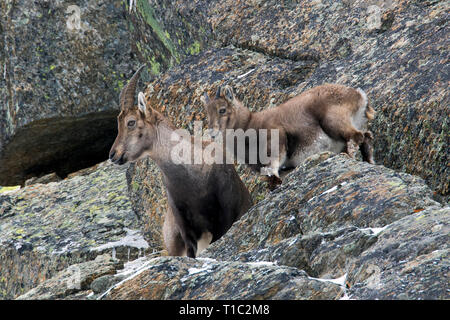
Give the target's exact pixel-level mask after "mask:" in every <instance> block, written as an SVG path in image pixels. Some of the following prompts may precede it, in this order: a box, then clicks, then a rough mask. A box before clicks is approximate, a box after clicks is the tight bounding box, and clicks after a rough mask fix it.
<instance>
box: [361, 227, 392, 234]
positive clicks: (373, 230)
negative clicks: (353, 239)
mask: <svg viewBox="0 0 450 320" xmlns="http://www.w3.org/2000/svg"><path fill="white" fill-rule="evenodd" d="M386 228H387V226H384V227H382V228H363V229H361V228H360V229H359V230H361V231H363V232H367V231H369V232H371V233H372V234H373V235H374V236H376V235H378V234H380V233H381V232H383V231H384V230H385V229H386Z"/></svg>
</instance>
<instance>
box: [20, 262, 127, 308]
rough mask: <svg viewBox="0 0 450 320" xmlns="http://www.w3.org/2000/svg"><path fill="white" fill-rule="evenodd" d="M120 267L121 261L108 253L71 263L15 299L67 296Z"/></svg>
mask: <svg viewBox="0 0 450 320" xmlns="http://www.w3.org/2000/svg"><path fill="white" fill-rule="evenodd" d="M121 267H123V263H120V261H119V260H115V259H111V257H110V256H109V255H108V254H104V255H100V256H97V257H96V258H95V260H93V261H87V262H83V263H79V264H74V265H71V266H70V267H69V268H67V269H64V270H63V271H61V272H59V273H58V274H57V275H55V276H54V277H53V278H51V279H50V280H47V281H45V282H43V283H41V284H39V285H38V286H37V287H35V288H33V289H31V290H30V291H28V292H27V293H26V294H24V295H21V296H19V297H18V298H17V300H33V299H41V300H48V299H52V300H54V299H61V298H67V297H68V296H70V295H71V294H74V293H76V292H79V291H86V290H88V289H90V285H91V283H92V282H93V281H94V280H96V279H100V278H101V277H106V276H107V275H110V274H114V273H115V272H116V270H117V269H121Z"/></svg>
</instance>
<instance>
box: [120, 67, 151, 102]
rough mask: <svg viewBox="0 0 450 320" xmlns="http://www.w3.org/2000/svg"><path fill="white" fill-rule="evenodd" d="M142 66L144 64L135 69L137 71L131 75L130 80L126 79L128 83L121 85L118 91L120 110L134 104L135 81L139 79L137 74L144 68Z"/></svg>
mask: <svg viewBox="0 0 450 320" xmlns="http://www.w3.org/2000/svg"><path fill="white" fill-rule="evenodd" d="M144 67H145V64H144V65H142V66H140V67H139V69H137V71H136V72H135V73H134V75H133V76H132V77H131V79H130V81H128V83H127V84H126V85H125V86H124V87H123V89H122V91H121V92H120V95H119V103H120V109H121V110H125V109H128V108H131V107H132V106H133V105H134V94H135V92H136V85H137V81H138V79H139V74H140V73H141V71H142V69H144Z"/></svg>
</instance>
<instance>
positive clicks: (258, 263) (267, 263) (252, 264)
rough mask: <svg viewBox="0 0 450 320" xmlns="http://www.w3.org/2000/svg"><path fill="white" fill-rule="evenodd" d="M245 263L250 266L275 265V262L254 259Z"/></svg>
mask: <svg viewBox="0 0 450 320" xmlns="http://www.w3.org/2000/svg"><path fill="white" fill-rule="evenodd" d="M247 264H248V265H250V266H252V267H269V266H273V265H275V263H273V262H271V261H255V262H247Z"/></svg>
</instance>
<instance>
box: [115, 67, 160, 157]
mask: <svg viewBox="0 0 450 320" xmlns="http://www.w3.org/2000/svg"><path fill="white" fill-rule="evenodd" d="M143 67H144V66H141V67H140V68H139V69H138V70H137V71H136V73H135V74H134V75H133V77H132V78H131V79H130V81H129V82H128V84H127V85H126V86H125V87H124V88H123V89H122V92H121V93H120V96H119V102H120V114H119V116H118V117H117V127H118V134H117V137H116V140H115V141H114V144H113V146H112V147H111V151H110V152H109V159H110V160H111V161H112V162H114V163H116V164H119V165H121V164H124V163H127V162H129V161H136V160H139V159H142V158H144V157H145V156H147V155H148V153H149V152H150V151H151V149H152V145H153V142H154V141H155V140H156V134H157V132H156V130H157V128H156V127H157V122H158V120H159V117H160V114H159V113H158V112H157V111H155V110H153V109H152V108H151V107H147V102H146V101H145V96H144V94H143V93H142V92H139V94H138V107H136V106H135V105H134V94H135V91H136V84H137V81H138V79H139V74H140V72H141V71H142V69H143Z"/></svg>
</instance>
